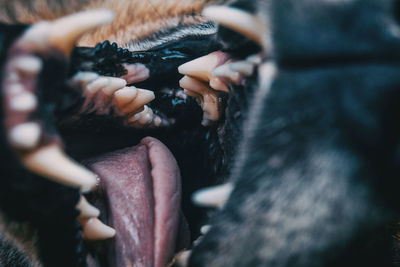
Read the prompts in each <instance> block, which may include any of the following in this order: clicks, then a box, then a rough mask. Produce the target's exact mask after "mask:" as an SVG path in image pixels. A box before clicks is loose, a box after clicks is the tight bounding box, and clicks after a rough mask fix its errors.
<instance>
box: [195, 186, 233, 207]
mask: <svg viewBox="0 0 400 267" xmlns="http://www.w3.org/2000/svg"><path fill="white" fill-rule="evenodd" d="M232 190H233V185H232V184H231V183H227V184H224V185H217V186H213V187H208V188H205V189H201V190H199V191H197V192H195V193H194V194H193V196H192V201H193V203H194V204H196V205H198V206H202V207H213V208H223V206H224V205H225V203H226V201H227V200H228V198H229V196H230V194H231V192H232Z"/></svg>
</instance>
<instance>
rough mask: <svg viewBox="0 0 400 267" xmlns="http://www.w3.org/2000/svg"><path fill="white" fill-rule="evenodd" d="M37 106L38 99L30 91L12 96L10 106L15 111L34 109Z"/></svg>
mask: <svg viewBox="0 0 400 267" xmlns="http://www.w3.org/2000/svg"><path fill="white" fill-rule="evenodd" d="M36 106H37V99H36V97H35V96H34V95H33V94H32V93H29V92H23V93H22V94H19V95H15V96H12V97H11V98H10V108H11V109H13V110H15V111H32V110H34V109H35V108H36Z"/></svg>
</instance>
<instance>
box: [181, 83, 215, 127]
mask: <svg viewBox="0 0 400 267" xmlns="http://www.w3.org/2000/svg"><path fill="white" fill-rule="evenodd" d="M179 85H180V86H181V87H182V88H184V89H185V90H184V91H185V92H187V93H188V95H191V96H195V97H197V99H199V100H200V105H201V107H202V109H203V111H204V115H203V116H204V117H203V122H202V124H203V125H204V126H207V125H208V124H209V123H208V121H209V120H210V121H217V120H218V119H219V111H218V96H217V95H216V93H215V92H213V91H212V89H210V88H209V87H208V85H206V84H204V83H203V82H201V81H199V80H197V79H194V78H191V77H189V76H185V77H183V78H182V79H181V80H180V81H179ZM190 91H191V92H190Z"/></svg>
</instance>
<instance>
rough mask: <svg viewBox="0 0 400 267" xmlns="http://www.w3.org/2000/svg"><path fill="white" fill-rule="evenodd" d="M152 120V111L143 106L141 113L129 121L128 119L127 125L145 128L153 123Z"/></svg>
mask: <svg viewBox="0 0 400 267" xmlns="http://www.w3.org/2000/svg"><path fill="white" fill-rule="evenodd" d="M153 118H154V113H153V110H152V109H151V108H149V107H148V106H144V108H143V111H141V112H139V113H136V114H135V115H133V116H132V117H131V118H130V119H128V123H129V124H133V125H136V126H146V125H150V124H151V123H152V122H153ZM160 119H161V118H160Z"/></svg>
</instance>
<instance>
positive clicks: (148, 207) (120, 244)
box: [88, 137, 181, 267]
mask: <svg viewBox="0 0 400 267" xmlns="http://www.w3.org/2000/svg"><path fill="white" fill-rule="evenodd" d="M88 165H89V167H90V168H91V169H92V170H93V171H94V172H95V173H97V174H98V175H99V177H100V180H101V182H100V187H101V190H102V191H103V192H104V194H105V195H104V198H105V199H106V201H107V202H108V203H107V204H106V205H108V207H109V214H108V224H110V225H111V226H112V227H114V228H115V230H116V231H117V233H116V236H115V239H114V240H111V241H109V242H108V244H109V245H110V246H108V249H107V250H108V261H109V264H110V266H149V267H150V266H154V267H164V266H166V265H167V264H168V262H169V261H170V260H171V258H172V257H173V254H174V252H175V247H176V242H177V236H178V230H179V229H178V228H179V223H180V221H181V217H180V215H181V212H180V201H181V180H180V172H179V168H178V166H177V163H176V161H175V158H174V157H173V155H172V153H171V152H170V151H169V150H168V148H166V147H165V145H164V144H162V143H161V142H160V141H158V140H157V139H154V138H151V137H147V138H144V139H143V140H142V141H141V142H140V143H139V144H138V145H137V146H135V147H131V148H126V149H123V150H119V151H115V152H112V153H109V154H106V155H104V156H100V157H98V158H96V159H94V160H90V161H89V164H88Z"/></svg>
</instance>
